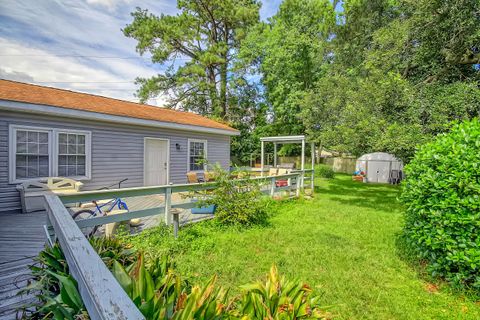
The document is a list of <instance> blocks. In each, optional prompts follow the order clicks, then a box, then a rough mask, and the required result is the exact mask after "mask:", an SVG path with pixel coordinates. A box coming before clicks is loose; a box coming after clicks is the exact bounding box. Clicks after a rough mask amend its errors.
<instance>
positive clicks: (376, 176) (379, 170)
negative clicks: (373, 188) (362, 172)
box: [367, 160, 390, 183]
mask: <svg viewBox="0 0 480 320" xmlns="http://www.w3.org/2000/svg"><path fill="white" fill-rule="evenodd" d="M389 174H390V162H387V161H374V160H373V161H368V171H367V179H368V182H380V183H387V182H388V176H389Z"/></svg>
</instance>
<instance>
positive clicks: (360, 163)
mask: <svg viewBox="0 0 480 320" xmlns="http://www.w3.org/2000/svg"><path fill="white" fill-rule="evenodd" d="M355 169H356V171H363V172H364V173H365V176H366V177H367V182H374V183H375V182H377V183H388V182H389V178H390V174H391V172H392V170H397V172H398V171H402V170H403V162H402V160H399V159H397V158H396V157H395V156H394V155H393V154H390V153H385V152H374V153H367V154H364V155H363V156H361V157H360V158H358V159H357V163H356V166H355Z"/></svg>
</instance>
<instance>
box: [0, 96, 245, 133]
mask: <svg viewBox="0 0 480 320" xmlns="http://www.w3.org/2000/svg"><path fill="white" fill-rule="evenodd" d="M0 110H6V111H15V112H26V113H34V114H44V115H52V116H60V117H66V118H74V119H79V118H80V119H85V120H96V121H105V122H112V123H122V124H129V125H137V126H145V127H155V128H163V129H173V130H183V131H194V132H203V133H213V134H221V135H227V136H238V135H240V132H238V131H230V130H224V129H216V128H208V127H201V126H195V125H188V124H181V123H174V122H163V121H155V120H146V119H139V118H132V117H124V116H115V115H110V114H104V113H98V112H91V111H83V110H75V109H68V108H62V107H56V106H49V105H42V104H32V103H24V102H17V101H11V100H1V99H0Z"/></svg>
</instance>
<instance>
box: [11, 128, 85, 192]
mask: <svg viewBox="0 0 480 320" xmlns="http://www.w3.org/2000/svg"><path fill="white" fill-rule="evenodd" d="M18 130H25V131H39V132H46V133H48V166H49V168H48V172H49V176H51V177H56V176H57V175H58V135H59V134H60V133H67V134H68V133H72V134H83V135H85V175H84V176H76V177H68V178H71V179H74V180H90V179H91V168H92V132H91V131H84V130H75V129H60V128H52V127H35V126H26V125H17V124H11V125H10V126H9V144H8V166H9V175H8V177H9V183H11V184H13V183H22V182H23V181H26V180H31V179H40V178H25V179H17V177H16V154H17V141H16V137H17V134H16V133H17V131H18Z"/></svg>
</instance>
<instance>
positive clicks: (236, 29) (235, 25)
mask: <svg viewBox="0 0 480 320" xmlns="http://www.w3.org/2000/svg"><path fill="white" fill-rule="evenodd" d="M178 8H179V9H180V11H181V12H180V13H179V14H177V15H175V16H171V15H163V14H162V15H161V16H159V17H158V16H155V15H153V14H150V13H149V12H148V10H142V9H140V8H137V10H136V11H135V12H133V13H132V16H133V22H132V23H131V24H129V25H127V26H126V27H125V29H124V30H123V31H124V34H125V35H126V36H127V37H130V38H133V39H135V40H137V51H138V52H139V53H140V54H142V55H143V54H145V53H150V54H151V59H152V62H154V63H160V64H162V65H164V66H165V67H166V70H165V72H163V73H161V74H159V75H157V76H154V77H152V78H149V79H142V78H138V79H137V83H138V84H140V85H141V87H140V89H139V91H138V96H139V97H140V99H141V100H142V101H145V100H146V99H148V98H149V97H154V96H157V95H159V94H164V95H167V96H168V97H169V100H168V102H169V106H170V107H177V108H181V109H184V110H190V111H195V112H198V113H200V114H203V115H207V116H212V117H216V118H220V119H223V120H227V118H228V101H229V95H230V91H229V90H230V87H229V84H230V82H231V81H233V80H234V79H235V78H236V77H237V76H238V75H239V74H240V75H241V72H240V70H238V69H235V68H236V66H235V62H236V60H237V53H238V50H239V47H240V43H241V42H242V40H243V39H244V38H245V36H246V34H247V30H248V29H249V28H250V27H251V26H253V25H255V24H256V23H258V21H259V8H260V3H259V2H258V1H257V0H237V1H235V0H179V1H178ZM179 60H182V61H184V63H180V62H179ZM167 64H169V65H167Z"/></svg>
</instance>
